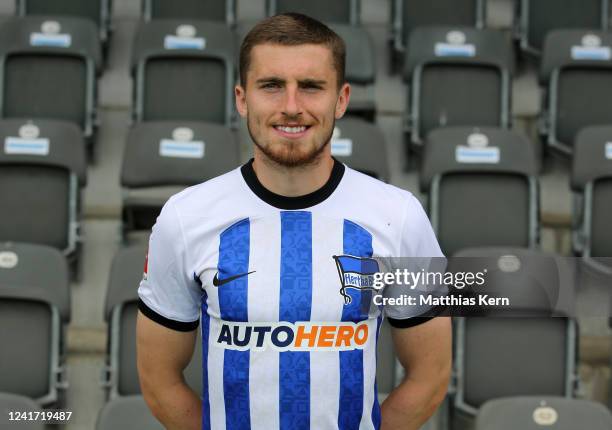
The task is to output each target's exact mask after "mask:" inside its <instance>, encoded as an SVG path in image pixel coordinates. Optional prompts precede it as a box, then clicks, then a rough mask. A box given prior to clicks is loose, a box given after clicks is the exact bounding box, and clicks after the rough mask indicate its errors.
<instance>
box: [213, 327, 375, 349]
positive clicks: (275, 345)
mask: <svg viewBox="0 0 612 430" xmlns="http://www.w3.org/2000/svg"><path fill="white" fill-rule="evenodd" d="M218 330H219V331H218V333H216V336H215V339H216V342H215V345H216V346H218V347H220V348H224V349H233V350H238V351H247V350H252V351H263V350H265V349H274V350H277V351H347V350H352V349H363V348H364V347H365V344H366V343H367V342H368V339H369V336H370V333H369V327H368V324H367V323H359V324H355V323H350V322H343V323H311V322H296V323H295V324H292V323H288V322H279V323H273V324H270V323H245V322H230V321H222V322H221V325H220V327H219V329H218Z"/></svg>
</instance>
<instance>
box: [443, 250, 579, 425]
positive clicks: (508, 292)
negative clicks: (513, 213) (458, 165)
mask: <svg viewBox="0 0 612 430" xmlns="http://www.w3.org/2000/svg"><path fill="white" fill-rule="evenodd" d="M454 257H456V258H454V259H451V260H449V270H450V271H463V270H464V269H465V268H466V267H467V266H474V267H478V270H480V271H482V270H487V275H486V278H485V279H486V283H485V284H484V285H483V286H482V289H483V290H485V292H486V293H490V292H491V290H495V291H499V292H500V293H499V295H498V296H499V297H503V296H509V297H510V303H511V308H503V307H497V308H487V309H486V313H485V314H484V315H487V317H486V318H485V317H482V316H473V317H467V318H458V319H456V321H455V336H454V338H455V341H454V348H455V351H454V356H455V359H454V367H455V369H454V375H455V378H454V387H453V392H454V396H453V404H452V409H451V417H452V418H451V420H452V423H453V425H452V427H451V428H452V429H453V430H459V429H466V428H473V427H472V426H471V424H472V423H473V420H474V417H475V416H476V414H477V413H478V411H479V409H480V408H481V407H482V406H483V405H484V404H485V403H486V402H487V401H489V400H492V399H497V398H502V397H509V396H518V395H525V396H529V395H540V396H562V397H572V396H574V395H575V392H576V389H577V380H578V379H577V370H576V361H577V358H576V348H577V327H576V324H575V322H574V321H573V320H572V319H570V318H567V317H563V315H564V314H565V313H564V312H557V311H556V307H555V308H553V305H555V302H556V301H557V300H558V297H559V296H560V295H561V294H564V290H566V289H567V288H571V289H573V288H575V287H574V286H573V285H570V284H571V283H572V281H570V279H573V278H572V277H571V276H566V275H568V273H569V272H566V271H565V269H563V268H562V267H561V266H562V265H563V262H562V261H560V260H559V259H558V258H557V257H555V256H553V255H547V254H544V253H541V252H538V251H534V250H528V249H520V248H489V249H487V248H475V249H465V250H463V251H460V252H458V253H456V254H454ZM466 260H467V262H466ZM504 292H505V293H504ZM551 315H556V317H554V318H553V317H551ZM509 428H515V429H518V428H520V429H523V428H525V427H522V426H514V427H509ZM495 429H496V430H500V428H499V427H495Z"/></svg>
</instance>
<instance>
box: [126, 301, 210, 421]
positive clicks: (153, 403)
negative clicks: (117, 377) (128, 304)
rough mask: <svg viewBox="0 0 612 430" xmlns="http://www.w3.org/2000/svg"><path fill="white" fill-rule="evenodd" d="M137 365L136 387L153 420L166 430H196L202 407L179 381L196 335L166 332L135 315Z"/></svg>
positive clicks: (192, 333) (183, 382) (189, 357)
mask: <svg viewBox="0 0 612 430" xmlns="http://www.w3.org/2000/svg"><path fill="white" fill-rule="evenodd" d="M136 339H137V345H136V346H137V364H138V376H139V378H140V387H141V389H142V394H143V396H144V398H145V401H146V403H147V405H148V406H149V408H150V409H151V411H152V412H153V415H155V418H157V419H158V420H159V421H160V422H161V423H162V424H163V425H164V427H165V428H166V429H168V430H196V429H197V430H199V429H201V427H202V405H201V403H200V399H199V398H198V396H197V395H196V394H195V393H194V392H193V390H191V388H189V386H188V385H187V384H186V383H185V380H184V378H183V370H184V369H185V367H187V365H188V364H189V362H190V361H191V356H192V355H193V348H194V344H195V340H196V331H195V330H194V331H191V332H180V331H175V330H171V329H169V328H166V327H164V326H162V325H160V324H158V323H156V322H154V321H152V320H151V319H149V318H147V317H146V316H144V315H143V314H142V313H141V312H140V311H139V312H138V319H137V324H136Z"/></svg>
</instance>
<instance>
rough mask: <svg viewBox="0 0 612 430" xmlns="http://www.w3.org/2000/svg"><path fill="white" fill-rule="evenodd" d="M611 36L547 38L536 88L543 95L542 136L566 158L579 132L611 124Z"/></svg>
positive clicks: (567, 33)
mask: <svg viewBox="0 0 612 430" xmlns="http://www.w3.org/2000/svg"><path fill="white" fill-rule="evenodd" d="M611 52H612V34H610V33H603V32H592V31H585V30H558V31H553V32H551V33H549V34H548V36H547V37H546V42H545V44H544V52H543V54H542V64H541V69H540V82H541V83H542V85H544V86H545V87H546V89H547V92H548V96H547V97H546V98H545V99H543V100H545V104H546V106H545V107H544V109H543V110H544V112H543V114H542V117H543V122H542V126H541V133H542V134H543V135H545V136H546V141H547V143H548V145H549V146H550V147H551V148H554V149H555V150H558V151H560V152H562V153H564V154H571V153H572V148H573V144H574V140H575V139H576V134H577V133H578V132H579V131H580V129H582V128H584V127H587V126H589V125H601V124H609V123H610V110H612V53H611Z"/></svg>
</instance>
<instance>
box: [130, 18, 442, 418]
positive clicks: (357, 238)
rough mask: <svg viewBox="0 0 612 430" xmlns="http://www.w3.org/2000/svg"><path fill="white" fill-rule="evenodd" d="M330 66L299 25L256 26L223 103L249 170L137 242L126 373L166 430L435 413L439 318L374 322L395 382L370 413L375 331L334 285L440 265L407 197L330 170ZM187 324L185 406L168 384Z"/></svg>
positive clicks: (362, 296)
mask: <svg viewBox="0 0 612 430" xmlns="http://www.w3.org/2000/svg"><path fill="white" fill-rule="evenodd" d="M344 57H345V48H344V43H343V41H342V40H341V39H340V38H339V37H338V36H337V35H336V34H335V33H333V32H332V31H331V30H330V29H329V28H327V27H326V26H324V25H323V24H321V23H319V22H318V21H315V20H313V19H311V18H308V17H306V16H303V15H298V14H284V15H279V16H276V17H272V18H268V19H266V20H264V21H262V22H261V23H259V24H258V25H256V26H255V27H254V28H253V29H252V30H251V32H250V33H249V34H248V35H247V37H246V39H245V40H244V42H243V44H242V47H241V52H240V85H237V86H236V89H235V96H236V106H237V109H238V112H239V113H240V115H241V116H243V117H245V118H246V119H247V124H248V129H249V133H250V135H251V138H252V140H253V143H254V144H255V147H254V159H253V160H251V162H249V163H247V164H246V165H244V166H242V167H241V168H240V169H236V170H234V171H232V172H229V173H227V174H225V175H223V176H220V177H218V178H215V179H212V180H210V181H208V182H205V183H203V184H200V185H198V186H195V187H191V188H189V189H187V190H185V191H183V192H181V193H179V194H177V195H175V196H173V197H172V198H171V199H170V200H169V201H168V203H167V204H166V205H165V206H164V208H163V210H162V213H161V214H160V216H159V218H158V220H157V224H156V225H155V227H154V228H153V233H152V235H151V239H150V244H149V254H148V270H147V273H146V276H145V279H144V280H143V281H142V283H141V285H140V289H139V294H140V298H141V301H140V306H139V308H140V313H139V315H138V334H137V337H138V369H139V375H140V382H141V386H142V390H143V394H144V396H145V400H146V401H147V403H148V405H149V407H150V408H151V410H152V411H153V413H154V415H155V416H156V417H157V418H158V419H159V420H160V421H161V422H162V423H163V424H164V425H165V426H166V427H167V428H169V429H177V430H178V429H180V430H185V429H197V428H203V429H213V430H219V429H239V430H243V429H266V430H273V429H290V430H300V429H317V430H326V429H338V428H339V429H342V430H349V429H379V428H381V429H384V430H414V429H417V428H419V427H420V425H421V424H422V423H423V422H425V421H426V420H427V419H428V418H429V417H430V416H431V415H432V414H433V412H434V411H435V409H436V408H437V406H438V405H439V404H440V402H441V401H442V399H443V398H444V395H445V393H446V386H447V383H448V378H449V374H450V348H451V335H450V322H449V320H448V318H433V319H417V318H407V319H390V322H391V325H392V326H394V327H395V328H394V329H393V339H394V344H395V348H396V352H397V355H398V358H399V360H400V362H401V363H402V364H403V365H404V367H405V368H406V370H407V377H406V378H405V379H404V381H403V382H402V384H401V385H400V386H399V387H397V388H396V389H395V390H394V391H393V392H392V393H391V394H390V395H389V397H387V399H386V400H385V401H384V403H383V404H382V408H381V407H379V404H378V400H377V393H376V385H375V371H376V341H377V335H378V331H379V327H380V324H381V321H382V315H381V312H380V310H379V308H377V307H373V308H372V307H369V308H368V307H367V306H365V307H364V306H363V305H364V303H366V304H367V302H368V301H370V300H371V293H372V292H371V290H368V289H366V288H359V287H358V286H357V287H353V288H344V287H345V285H344V284H341V283H340V281H339V277H338V274H339V271H340V269H341V266H342V261H348V260H351V259H352V260H351V261H358V262H360V264H361V263H363V262H365V261H367V259H368V258H369V257H373V256H425V257H429V256H432V257H436V256H441V255H442V254H441V252H440V248H439V246H438V244H437V241H436V239H435V237H434V235H433V232H432V229H431V226H430V224H429V220H428V219H427V217H426V215H425V213H424V212H423V209H422V207H421V206H420V203H419V202H418V201H417V200H416V199H415V198H414V197H413V196H412V195H411V194H410V193H408V192H406V191H403V190H400V189H398V188H395V187H392V186H390V185H387V184H384V183H382V182H379V181H377V180H374V179H372V178H370V177H368V176H365V175H363V174H360V173H358V172H356V171H354V170H352V169H350V168H348V167H346V166H344V165H342V164H341V163H339V162H338V161H336V160H334V159H333V158H332V156H331V150H330V144H329V142H330V139H331V136H332V131H333V129H334V122H335V120H336V119H339V118H341V117H342V115H343V114H344V112H345V110H346V108H347V105H348V102H349V97H350V87H349V85H348V84H346V83H345V82H344ZM343 259H348V260H343ZM347 264H348V263H347ZM363 264H365V263H363ZM199 321H201V330H202V347H203V385H204V388H203V395H202V400H201V401H200V399H199V398H198V397H197V396H196V394H194V393H193V391H191V390H190V389H189V388H188V386H187V385H186V384H185V381H184V380H183V377H182V371H183V369H184V368H185V366H186V365H187V364H188V362H189V361H190V358H191V356H192V352H193V347H194V342H195V338H196V331H195V330H196V328H197V326H198V322H199Z"/></svg>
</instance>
